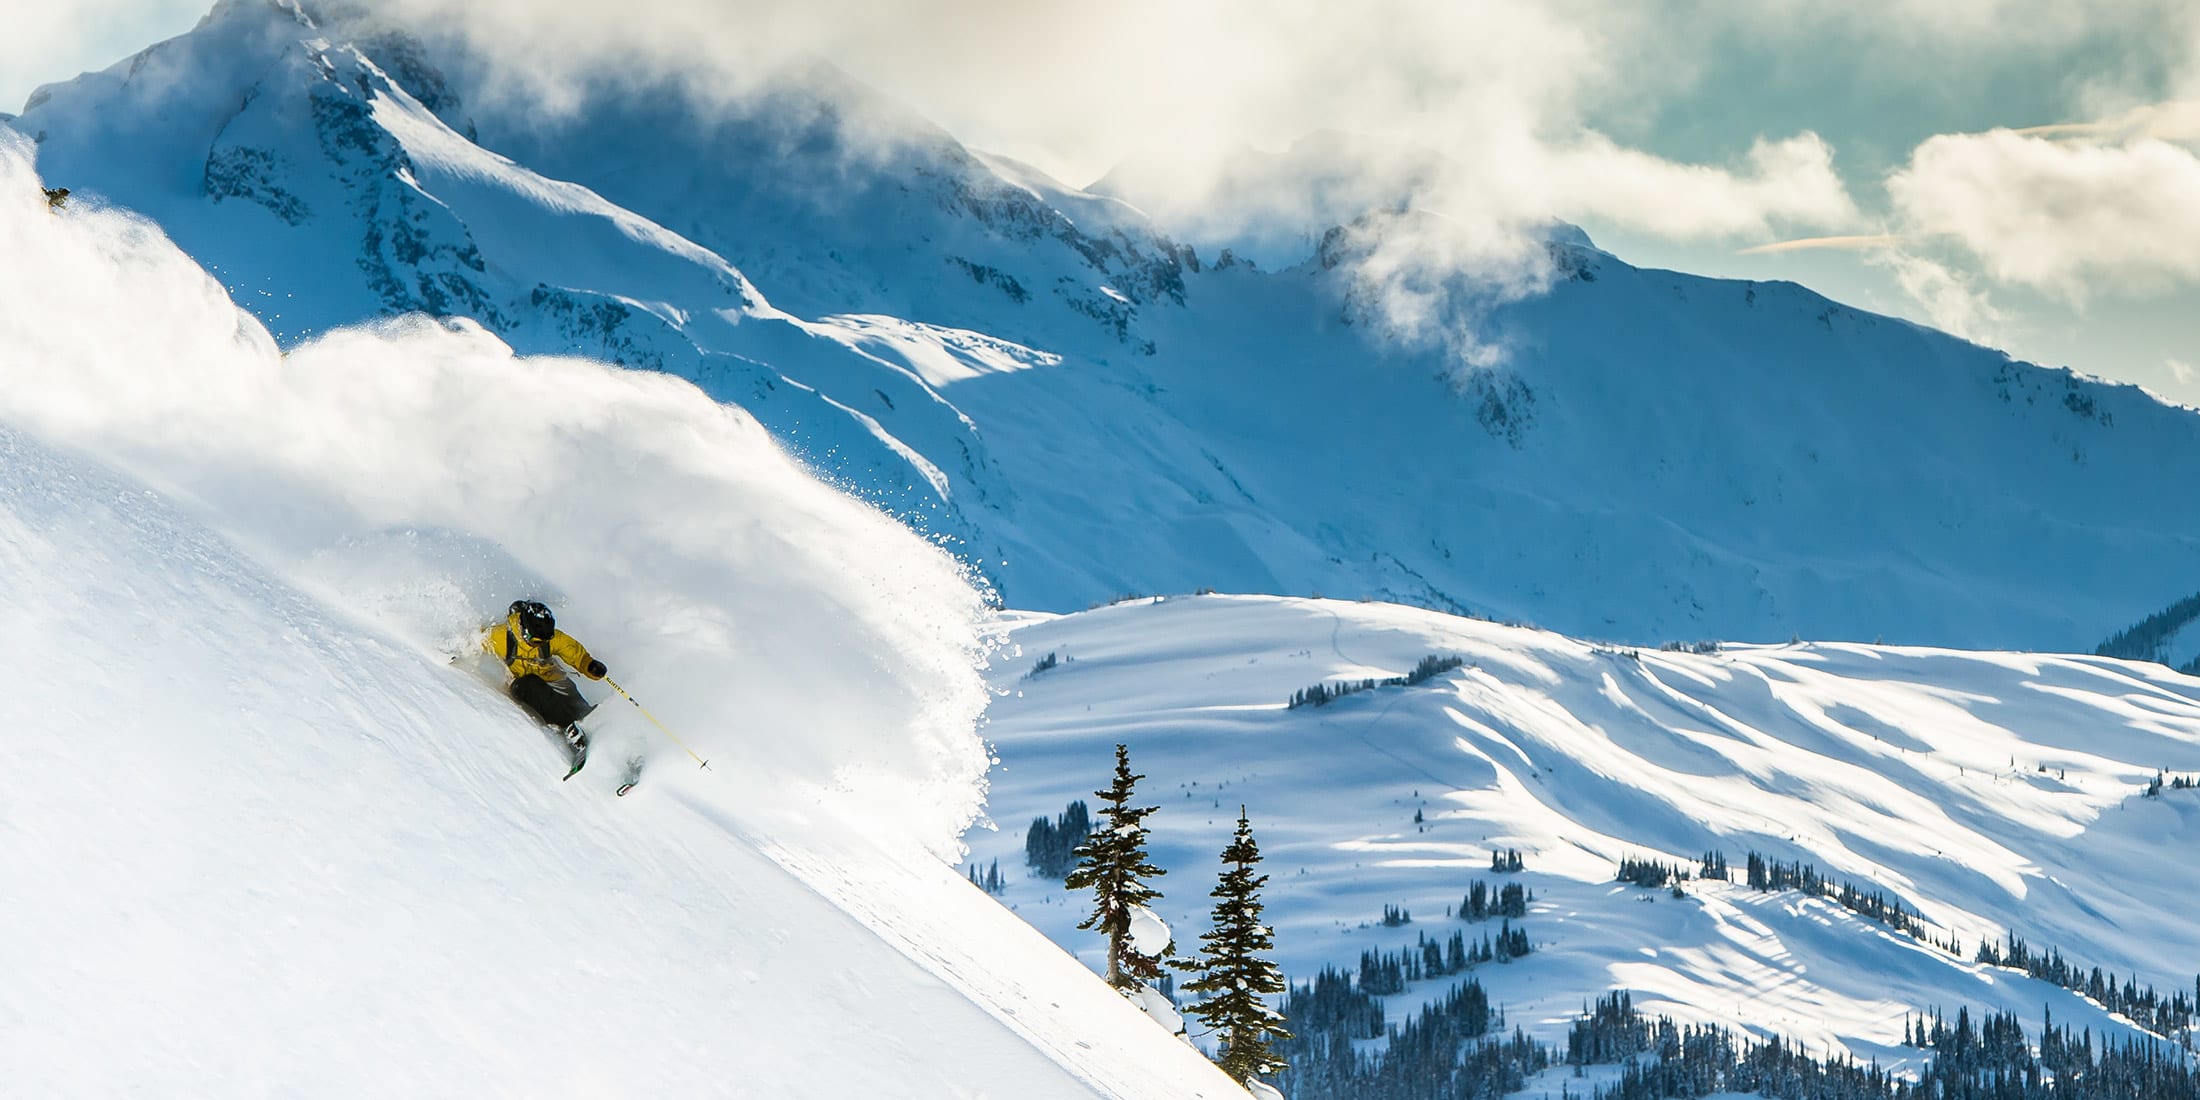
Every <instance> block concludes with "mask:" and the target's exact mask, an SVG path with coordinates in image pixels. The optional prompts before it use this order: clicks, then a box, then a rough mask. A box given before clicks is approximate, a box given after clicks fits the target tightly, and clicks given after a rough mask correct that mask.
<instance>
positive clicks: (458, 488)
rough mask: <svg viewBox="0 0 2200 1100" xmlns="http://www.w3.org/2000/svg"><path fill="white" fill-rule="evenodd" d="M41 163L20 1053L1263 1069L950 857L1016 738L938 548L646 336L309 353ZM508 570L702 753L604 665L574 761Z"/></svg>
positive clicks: (897, 1073)
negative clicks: (554, 719)
mask: <svg viewBox="0 0 2200 1100" xmlns="http://www.w3.org/2000/svg"><path fill="white" fill-rule="evenodd" d="M36 182H37V181H36V179H35V178H34V177H32V176H31V175H30V174H29V172H28V167H27V153H26V151H25V150H23V149H21V148H20V147H19V146H18V144H17V143H16V142H14V141H13V139H10V140H9V141H7V142H5V143H0V195H5V196H7V198H5V199H0V254H6V255H11V256H28V255H35V256H38V257H40V261H41V262H40V264H39V266H38V269H37V270H35V271H34V270H30V269H28V268H26V267H25V266H24V265H13V266H9V267H7V268H6V269H5V270H0V347H5V348H8V349H10V353H9V354H8V355H6V356H4V357H0V569H4V570H5V572H6V575H7V576H8V577H9V578H10V580H9V583H8V584H7V585H5V586H0V649H4V651H5V652H6V653H7V654H8V662H9V667H10V672H11V681H10V683H11V688H10V690H9V691H8V692H7V693H6V694H5V697H4V698H0V726H5V728H7V729H8V730H10V731H11V733H12V735H13V736H11V740H10V745H11V750H12V751H13V754H14V755H15V757H16V760H15V761H14V765H13V766H11V767H9V768H8V769H6V771H5V774H4V775H0V839H4V841H5V843H4V844H0V851H4V853H5V854H0V873H5V874H6V876H7V878H8V881H9V882H10V884H11V886H10V889H9V890H8V892H7V894H6V898H5V899H4V900H0V923H5V925H6V926H7V927H8V928H9V929H10V932H11V934H10V935H9V936H8V937H6V940H5V943H4V944H0V967H4V968H5V969H6V971H7V973H8V975H9V978H8V981H7V982H6V983H5V988H4V989H0V1060H4V1061H5V1062H6V1064H7V1065H8V1067H9V1073H10V1087H11V1088H15V1089H19V1090H22V1091H25V1092H32V1093H42V1094H48V1095H67V1094H79V1093H88V1094H111V1093H126V1092H145V1091H153V1092H169V1093H174V1092H213V1093H222V1094H235V1093H296V1092H311V1093H315V1094H335V1095H345V1094H353V1093H356V1094H361V1095H387V1094H390V1093H405V1094H419V1095H425V1096H462V1095H469V1096H470V1095H481V1094H484V1093H516V1094H527V1095H562V1094H575V1093H583V1094H608V1093H620V1094H625V1093H635V1094H652V1095H738V1096H818V1097H824V1096H850V1095H926V1096H982V1095H1016V1096H1077V1095H1110V1096H1126V1097H1179V1096H1205V1097H1225V1096H1228V1095H1232V1094H1238V1090H1236V1087H1235V1086H1234V1085H1232V1084H1231V1083H1230V1082H1228V1081H1227V1080H1226V1079H1224V1078H1222V1077H1221V1076H1220V1075H1219V1074H1218V1073H1217V1072H1216V1071H1215V1070H1214V1069H1213V1068H1212V1067H1211V1066H1210V1065H1208V1064H1207V1063H1206V1062H1205V1061H1204V1060H1203V1059H1201V1058H1199V1057H1198V1056H1197V1055H1196V1054H1195V1053H1194V1052H1192V1051H1191V1050H1190V1049H1189V1048H1187V1047H1185V1046H1184V1045H1183V1044H1182V1043H1180V1042H1178V1041H1176V1040H1175V1039H1173V1038H1171V1037H1170V1036H1169V1035H1168V1034H1167V1033H1166V1032H1163V1031H1161V1030H1160V1029H1158V1028H1156V1027H1155V1026H1154V1025H1153V1024H1152V1023H1151V1022H1150V1021H1148V1020H1147V1019H1146V1018H1145V1017H1144V1016H1143V1015H1142V1014H1141V1013H1139V1012H1138V1011H1137V1010H1136V1008H1134V1007H1133V1006H1131V1005H1129V1004H1128V1003H1126V1002H1124V1001H1123V1000H1122V999H1121V998H1120V997H1119V996H1117V995H1116V994H1115V993H1114V992H1113V991H1111V990H1109V989H1107V988H1106V987H1105V986H1104V985H1103V984H1101V983H1099V982H1097V981H1094V980H1092V979H1091V978H1090V977H1089V976H1088V975H1086V974H1084V973H1083V972H1082V970H1081V969H1080V968H1079V967H1078V966H1077V964H1076V963H1075V962H1074V960H1071V959H1070V958H1068V957H1067V956H1064V955H1063V954H1062V953H1061V952H1059V951H1058V950H1056V949H1054V948H1053V947H1052V946H1051V945H1049V944H1047V943H1046V942H1045V941H1044V940H1043V939H1042V938H1040V937H1039V936H1037V935H1036V934H1035V933H1032V932H1031V931H1030V930H1029V929H1028V928H1026V927H1024V926H1023V925H1021V924H1020V923H1019V922H1017V921H1015V919H1014V918H1013V917H1012V916H1011V915H1010V914H1008V913H1007V912H1005V911H1004V910H1001V909H1000V908H999V907H998V906H995V905H993V904H992V903H990V902H989V901H987V900H986V899H985V898H984V897H983V896H982V895H981V894H979V893H978V892H976V891H975V890H972V889H971V888H969V886H968V885H967V884H966V883H963V882H961V881H960V880H959V879H958V878H957V877H956V875H955V873H954V872H953V870H952V869H951V868H949V867H948V866H947V865H946V864H945V863H944V862H942V861H941V859H940V858H939V856H940V855H941V854H942V853H945V852H952V851H956V850H957V848H956V833H957V831H958V830H959V829H961V828H962V827H963V826H964V825H965V824H966V823H967V822H968V821H969V820H970V818H971V815H972V814H973V813H975V812H976V810H977V807H978V804H979V800H980V798H981V797H982V792H983V784H982V775H983V771H984V769H985V767H986V764H987V753H986V750H985V748H984V746H983V745H982V743H981V742H980V741H979V739H978V737H977V736H976V734H975V732H974V731H973V729H972V722H973V719H974V718H975V716H976V714H977V713H978V710H979V708H980V706H981V705H982V703H983V700H984V698H985V696H984V689H983V686H982V684H981V682H980V681H979V679H978V676H977V673H976V671H975V668H974V663H973V662H974V659H975V654H976V650H977V645H978V638H977V631H978V629H979V616H980V614H981V611H982V608H981V606H980V602H979V598H978V595H977V593H975V592H974V591H973V590H972V589H971V588H970V587H969V586H968V585H967V583H965V581H964V580H963V577H962V574H961V572H960V571H959V569H958V568H957V566H956V565H955V563H954V562H953V561H952V560H951V559H950V558H949V557H948V556H947V555H946V554H944V553H942V552H940V551H939V550H937V549H936V548H934V547H931V546H928V545H926V544H925V543H923V542H922V541H921V540H919V539H917V538H915V537H914V536H912V535H910V534H909V533H908V532H907V531H906V530H904V529H902V528H901V527H899V526H898V525H896V524H894V523H892V522H891V521H890V520H888V519H887V518H886V517H884V516H881V515H879V514H878V513H876V512H875V511H874V510H872V509H870V508H868V507H866V506H864V505H862V504H860V503H858V502H856V501H854V500H852V499H850V498H848V497H845V496H843V495H841V494H839V493H837V492H834V491H832V490H831V489H829V488H827V487H825V486H822V485H820V484H819V483H817V482H816V481H815V480H814V479H812V478H810V477H809V476H808V475H807V474H806V473H804V472H803V471H802V470H801V469H799V468H798V467H797V466H796V465H795V464H793V463H792V462H790V461H789V460H788V459H787V458H786V457H784V456H783V455H782V454H780V453H779V452H778V451H777V449H776V448H775V447H774V446H772V444H771V443H770V441H769V439H768V437H767V435H766V434H765V432H764V431H763V430H762V429H761V428H760V427H759V426H758V425H757V424H755V423H754V422H753V421H752V420H750V419H749V418H748V417H747V416H745V415H744V414H742V413H741V412H740V411H739V410H737V409H733V408H729V407H725V406H721V405H719V404H716V403H714V402H712V401H710V400H708V399H707V398H706V397H704V396H703V395H702V394H700V393H698V392H696V391H695V390H694V388H693V387H692V386H690V385H688V384H687V383H685V382H682V381H679V380H677V379H673V378H669V377H666V376H664V375H662V374H656V373H648V372H633V371H622V370H616V369H612V368H609V367H605V366H603V365H600V364H590V363H586V362H582V361H578V360H549V359H521V358H517V357H515V356H513V355H512V354H511V352H510V351H509V349H507V348H505V347H504V346H503V345H501V344H499V343H498V342H496V341H495V340H494V339H493V338H491V337H489V336H488V335H486V334H485V333H483V332H482V331H481V330H480V329H479V328H478V327H477V326H473V325H471V324H460V325H456V326H453V327H450V328H446V327H443V326H439V325H435V324H430V323H425V322H420V323H414V324H408V325H399V326H395V327H392V328H388V329H383V330H374V331H340V332H337V333H335V334H332V335H330V336H328V337H327V338H325V339H323V340H320V341H317V342H314V343H311V344H307V345H304V346H301V347H299V348H296V349H295V350H293V351H292V352H291V353H290V354H288V355H284V354H282V353H281V352H279V351H278V350H277V348H276V345H275V342H274V341H273V340H272V339H271V338H270V336H269V335H268V334H267V332H266V331H265V330H264V329H263V328H261V327H260V326H259V324H258V323H257V322H255V321H253V320H252V319H251V318H250V317H248V316H246V315H245V314H243V313H241V312H239V311H238V310H237V309H236V308H235V307H234V306H233V305H231V304H230V303H229V301H228V300H227V298H226V297H225V296H224V295H223V294H222V292H221V288H220V287H219V285H218V284H216V283H215V282H214V281H213V280H212V279H210V278H209V277H208V276H207V275H206V274H205V273H204V272H202V271H200V270H199V269H197V268H196V267H194V266H193V265H192V264H191V262H190V261H189V259H188V258H186V257H185V256H183V255H182V254H181V253H180V252H178V251H176V249H175V248H174V247H173V246H172V245H171V244H169V242H168V241H166V240H165V239H164V238H163V237H162V236H161V235H160V234H159V233H158V231H157V230H155V229H153V228H152V227H150V226H149V225H147V224H146V223H144V222H142V221H139V220H137V219H135V218H133V217H130V216H128V215H125V214H121V213H115V212H108V211H100V210H97V209H92V210H84V209H77V210H72V211H71V212H70V213H69V214H68V216H65V217H56V216H53V215H51V214H49V213H48V212H47V210H46V207H45V204H44V203H43V202H41V201H39V200H38V199H37V197H36V195H37V193H36V192H35V191H33V190H31V187H32V186H33V185H34V184H35V183H36ZM523 595H524V596H537V597H540V598H545V599H548V600H550V601H551V602H552V603H553V604H555V605H556V606H557V608H558V610H559V612H560V620H561V624H562V625H564V626H565V627H566V628H567V629H568V630H570V631H571V632H572V633H574V634H575V635H577V636H579V637H580V638H581V639H582V640H583V641H585V642H586V643H587V644H589V645H590V646H591V647H592V648H593V649H594V651H595V653H596V654H597V655H598V656H599V657H601V658H602V659H603V660H605V661H606V662H607V663H609V664H610V666H611V669H612V673H613V675H614V676H615V677H617V678H618V679H619V680H620V682H621V683H622V684H624V685H625V686H627V687H629V688H631V689H632V691H633V692H634V694H635V695H636V696H637V697H638V698H640V699H643V700H646V701H647V703H648V704H649V706H650V707H651V709H652V711H653V712H654V713H655V714H656V715H657V716H658V717H659V718H661V719H662V720H663V721H664V722H666V723H667V724H668V725H669V726H670V727H672V728H673V729H675V730H677V731H678V732H679V733H680V734H681V735H682V736H683V737H684V738H685V739H686V740H687V741H688V742H689V743H690V744H691V745H693V746H694V747H695V748H696V749H697V750H698V751H699V752H701V753H702V754H704V755H706V756H708V757H709V758H710V759H711V761H712V768H711V769H710V770H709V771H702V770H699V769H695V768H693V767H692V766H691V764H690V762H689V761H688V759H687V758H686V757H685V756H684V755H683V754H681V753H680V752H679V751H678V750H677V749H675V748H674V747H673V746H672V745H671V744H670V743H669V742H667V741H666V740H665V739H663V738H662V737H661V736H660V735H659V734H658V733H657V732H656V731H655V730H654V729H652V728H651V727H649V726H648V725H647V723H646V722H645V721H644V720H643V719H642V718H641V717H640V715H639V712H638V711H635V710H633V709H632V708H628V707H626V706H625V704H624V703H623V702H622V701H621V700H619V699H618V698H617V697H616V696H614V695H610V694H609V693H608V692H607V691H606V689H605V685H603V684H584V690H585V691H587V692H589V693H591V695H592V696H593V697H595V698H596V699H598V700H599V701H600V702H602V703H604V704H605V705H604V709H602V710H600V711H599V712H598V714H597V715H596V716H595V717H594V718H593V719H591V721H590V724H591V726H592V727H593V728H594V731H595V734H596V744H597V748H596V753H597V759H598V760H599V761H608V763H598V764H596V765H594V766H592V767H591V768H590V769H589V770H587V771H584V772H582V773H581V775H580V776H578V777H576V778H575V779H573V780H572V781H570V782H567V783H560V782H558V781H557V778H556V777H557V775H558V774H559V772H560V771H562V762H561V761H560V758H559V754H558V753H557V752H556V751H555V750H554V749H553V747H552V746H551V745H550V743H549V742H548V740H547V739H546V738H545V736H544V734H543V733H542V732H541V731H540V730H539V729H537V728H536V727H535V726H534V724H533V723H532V722H531V721H529V720H527V719H526V718H524V717H522V716H521V715H520V714H519V712H518V711H517V710H516V708H514V707H513V706H512V705H511V704H510V702H509V701H507V700H506V699H504V698H503V697H502V695H501V692H500V691H498V690H497V688H498V681H497V680H495V679H488V680H484V679H480V678H477V677H476V676H474V675H471V674H469V671H468V670H466V669H465V668H464V664H465V662H463V661H460V662H458V665H459V667H453V664H452V662H451V661H450V660H449V659H448V658H449V657H450V656H451V655H454V654H462V653H463V652H464V651H465V648H466V647H467V646H468V645H470V643H471V639H470V637H468V635H469V634H470V633H471V632H472V631H473V630H474V629H475V628H477V627H478V626H479V625H480V624H481V623H482V622H484V621H485V620H487V619H489V618H491V617H494V616H496V615H498V614H500V613H501V609H502V606H503V604H504V603H505V602H506V601H507V600H509V599H511V598H512V597H514V596H523ZM630 755H640V756H642V757H644V758H645V759H646V760H647V761H648V773H647V774H646V776H645V778H644V785H643V787H642V788H641V789H639V790H637V791H636V792H635V793H634V794H633V795H632V796H630V797H628V798H625V799H618V798H614V797H613V796H612V794H611V790H610V788H611V786H612V784H613V782H614V781H615V777H616V776H617V774H618V764H619V763H621V762H623V760H624V759H625V758H626V757H628V756H630ZM851 1044H854V1045H851Z"/></svg>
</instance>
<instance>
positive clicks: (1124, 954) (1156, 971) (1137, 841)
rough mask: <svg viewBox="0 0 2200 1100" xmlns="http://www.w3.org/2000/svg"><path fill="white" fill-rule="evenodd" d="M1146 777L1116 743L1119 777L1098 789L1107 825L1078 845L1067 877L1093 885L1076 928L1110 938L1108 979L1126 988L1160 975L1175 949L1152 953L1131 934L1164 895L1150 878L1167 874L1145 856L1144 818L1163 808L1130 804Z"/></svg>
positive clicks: (1075, 886)
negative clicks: (1136, 772) (1141, 916)
mask: <svg viewBox="0 0 2200 1100" xmlns="http://www.w3.org/2000/svg"><path fill="white" fill-rule="evenodd" d="M1144 778H1146V777H1145V776H1143V775H1133V774H1132V773H1131V758H1130V749H1129V748H1128V747H1127V746H1124V745H1117V746H1115V782H1114V783H1113V784H1111V785H1110V786H1109V787H1108V789H1107V790H1104V791H1096V792H1094V793H1095V794H1097V795H1099V796H1100V797H1101V798H1102V799H1105V800H1106V802H1105V804H1104V805H1102V806H1101V807H1100V818H1101V820H1102V821H1103V822H1104V823H1105V824H1103V825H1102V826H1101V827H1100V828H1099V829H1098V830H1096V831H1095V832H1094V833H1093V834H1092V836H1091V837H1090V838H1089V839H1088V840H1086V842H1085V843H1084V844H1083V845H1082V846H1080V847H1079V848H1078V849H1077V867H1076V869H1075V870H1072V871H1071V872H1070V873H1069V878H1068V879H1067V880H1066V881H1065V882H1064V885H1066V886H1068V887H1069V888H1070V889H1072V890H1083V889H1086V888H1088V887H1089V888H1090V889H1091V890H1092V894H1093V899H1092V915H1091V916H1089V917H1086V918H1085V920H1084V921H1083V923H1081V924H1079V925H1078V926H1077V927H1079V928H1085V929H1096V930H1098V931H1099V932H1100V934H1101V935H1104V936H1106V937H1107V938H1108V984H1109V985H1112V986H1114V987H1116V988H1117V989H1124V990H1130V989H1136V988H1137V987H1138V986H1139V985H1140V983H1142V982H1148V981H1155V980H1158V979H1159V978H1160V977H1161V959H1162V958H1163V957H1164V956H1166V955H1167V954H1169V951H1170V947H1169V945H1168V944H1167V943H1165V942H1164V943H1163V944H1161V945H1160V946H1159V947H1158V948H1155V949H1153V951H1152V953H1151V954H1148V953H1145V952H1142V951H1141V950H1140V947H1141V945H1140V944H1139V943H1138V942H1137V937H1135V936H1134V935H1133V934H1132V923H1133V918H1134V917H1135V916H1136V915H1137V914H1138V913H1139V912H1141V911H1142V910H1144V909H1145V906H1146V903H1147V902H1150V901H1152V900H1154V899H1155V898H1158V897H1160V896H1161V891H1159V890H1156V889H1154V888H1153V887H1152V886H1150V885H1148V882H1149V880H1151V879H1156V878H1159V877H1161V876H1162V875H1164V874H1166V873H1167V872H1165V871H1163V870H1162V869H1161V868H1159V867H1156V866H1154V865H1153V864H1151V863H1149V862H1147V857H1146V827H1145V825H1144V824H1143V822H1144V821H1145V818H1146V815H1147V814H1150V813H1152V812H1154V811H1155V810H1157V809H1159V808H1160V807H1158V806H1133V805H1131V794H1132V790H1133V788H1134V787H1135V786H1136V785H1137V783H1138V781H1139V780H1141V779H1144ZM1144 946H1146V947H1148V948H1152V947H1153V945H1151V944H1146V945H1144Z"/></svg>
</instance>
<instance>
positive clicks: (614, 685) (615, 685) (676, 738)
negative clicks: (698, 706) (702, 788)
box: [603, 676, 710, 768]
mask: <svg viewBox="0 0 2200 1100" xmlns="http://www.w3.org/2000/svg"><path fill="white" fill-rule="evenodd" d="M603 682H604V683H607V684H610V685H611V690H613V691H616V692H618V693H619V695H620V696H621V697H622V698H624V699H625V700H626V701H627V702H629V703H634V709H635V710H638V711H641V712H642V717H644V718H647V719H649V724H650V725H653V726H655V727H657V728H658V729H660V730H664V733H665V736H666V737H670V738H672V743H673V744H675V745H678V746H680V748H681V749H683V750H684V751H686V753H687V754H688V755H689V756H695V750H694V749H690V748H688V744H687V742H685V741H682V740H680V735H679V734H677V733H674V732H672V730H671V729H669V728H667V727H666V726H665V724H664V723H663V722H659V721H658V720H657V716H656V715H654V714H651V713H649V708H648V707H645V706H643V705H642V704H640V703H638V702H635V699H634V697H633V696H631V695H628V694H627V693H626V689H625V688H623V687H620V686H619V682H618V681H617V680H614V679H612V678H611V677H609V676H606V677H604V678H603ZM695 762H696V763H698V764H701V765H702V766H703V767H705V768H708V767H710V761H708V760H705V759H703V758H702V757H700V756H695Z"/></svg>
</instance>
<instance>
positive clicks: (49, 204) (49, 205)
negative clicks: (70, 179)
mask: <svg viewBox="0 0 2200 1100" xmlns="http://www.w3.org/2000/svg"><path fill="white" fill-rule="evenodd" d="M43 190H44V191H45V192H46V209H48V210H51V211H53V212H54V213H56V214H59V213H60V212H61V208H62V207H64V206H67V205H69V189H68V188H66V187H47V188H44V189H43Z"/></svg>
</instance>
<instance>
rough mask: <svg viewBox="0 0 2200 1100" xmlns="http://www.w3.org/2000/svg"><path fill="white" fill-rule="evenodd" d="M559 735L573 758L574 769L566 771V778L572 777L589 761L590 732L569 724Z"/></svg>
mask: <svg viewBox="0 0 2200 1100" xmlns="http://www.w3.org/2000/svg"><path fill="white" fill-rule="evenodd" d="M558 736H559V737H560V738H562V739H563V740H564V741H565V751H566V752H567V753H569V754H570V755H571V756H572V758H573V768H572V770H571V771H568V772H566V773H565V778H567V779H571V778H573V776H574V775H575V774H576V773H578V772H579V771H580V770H581V768H582V766H584V765H586V764H587V763H588V733H587V731H585V730H583V729H581V728H580V727H579V726H577V725H568V726H566V727H565V728H563V729H561V730H559V731H558Z"/></svg>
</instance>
